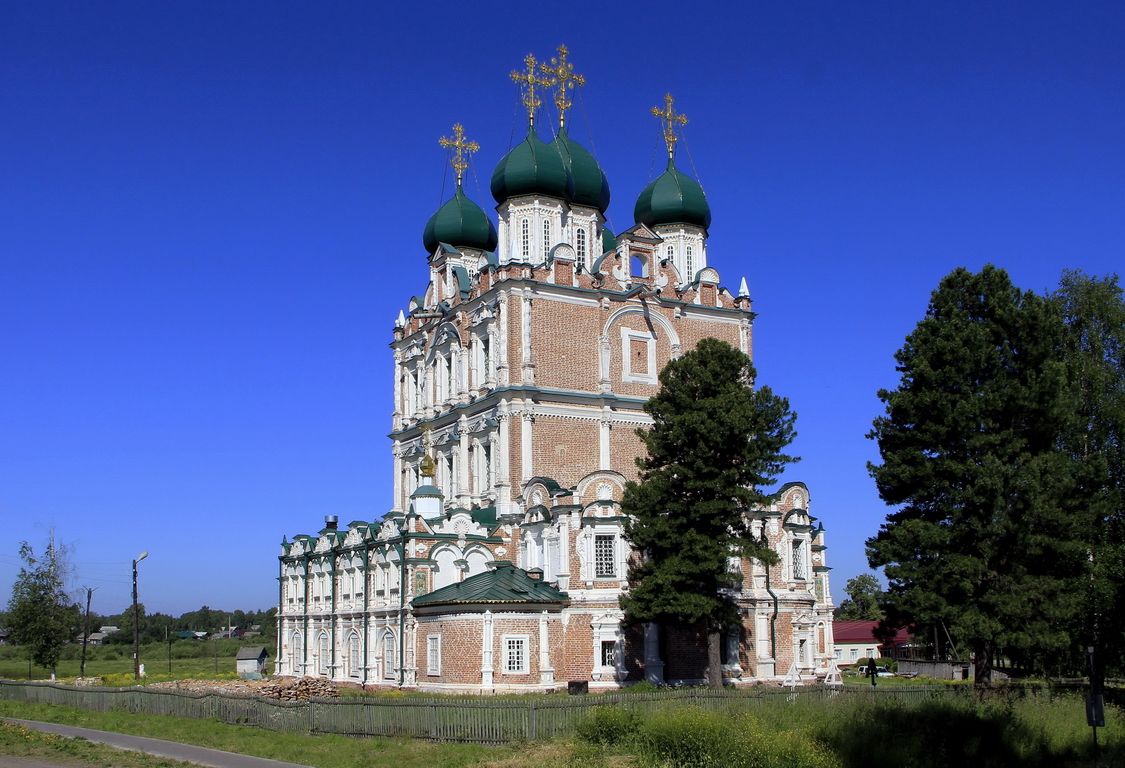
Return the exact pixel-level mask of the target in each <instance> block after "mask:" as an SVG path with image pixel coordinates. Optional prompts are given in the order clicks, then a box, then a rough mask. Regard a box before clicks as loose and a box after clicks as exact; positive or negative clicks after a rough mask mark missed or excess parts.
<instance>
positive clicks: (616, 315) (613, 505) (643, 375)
mask: <svg viewBox="0 0 1125 768" xmlns="http://www.w3.org/2000/svg"><path fill="white" fill-rule="evenodd" d="M526 63H527V64H528V75H526V76H523V77H521V79H520V82H521V85H522V86H523V88H524V103H525V106H526V107H527V110H528V117H529V119H528V132H527V137H526V139H525V140H524V141H523V142H522V143H520V144H518V145H517V146H516V147H515V148H514V149H513V150H512V151H511V152H509V153H508V154H507V155H506V156H505V157H504V158H503V159H501V160H500V162H499V164H498V165H497V166H496V170H495V171H494V173H493V174H492V182H491V191H492V195H493V197H494V198H495V200H496V204H497V206H496V214H497V220H498V221H497V224H498V226H497V225H494V224H493V221H492V218H491V217H490V216H489V215H488V214H486V213H485V212H484V211H483V210H482V209H481V208H480V207H479V206H478V205H477V204H476V203H474V202H473V201H472V200H470V199H469V198H468V196H467V195H466V194H465V192H464V190H463V189H462V185H461V177H462V175H463V173H464V170H465V168H466V163H467V158H468V155H469V154H470V153H471V152H474V151H476V149H477V146H476V144H475V143H474V142H471V141H468V140H466V139H465V137H464V134H463V130H462V128H461V126H460V125H457V126H454V136H453V138H450V139H443V140H442V142H441V143H442V145H443V146H446V147H448V148H450V149H452V156H453V166H454V168H455V170H456V172H457V179H458V182H457V187H456V191H455V193H454V195H453V197H452V198H451V199H450V200H449V201H448V202H447V203H446V204H445V205H443V206H442V207H441V208H440V209H439V210H438V211H437V212H436V213H435V214H434V215H433V217H432V218H431V219H430V221H429V222H428V223H427V224H426V226H425V230H424V234H423V243H424V246H425V251H426V256H427V257H428V267H429V284H428V286H427V288H426V290H425V292H424V293H423V294H422V295H419V296H414V297H404V298H407V305H406V309H405V311H403V312H401V313H400V314H399V317H398V320H397V322H396V323H395V327H394V341H393V344H392V348H393V354H394V362H395V378H394V381H395V387H394V408H393V415H392V422H393V426H392V434H391V437H392V440H393V445H392V450H393V453H394V500H393V506H392V508H391V509H390V511H389V512H388V513H387V514H386V515H385V516H384V517H383V518H382V519H381V520H379V521H375V522H370V521H364V520H359V521H355V522H351V523H349V524H348V525H347V526H346V527H341V526H339V525H337V522H336V520H335V518H333V517H329V518H328V519H327V520H326V525H325V527H324V529H323V530H321V531H320V532H319V533H318V534H316V535H304V534H302V535H298V536H294V537H293V539H292V541H289V540H284V541H283V542H282V551H281V555H280V557H279V582H280V586H279V600H280V604H279V607H278V649H277V673H278V674H280V675H293V676H319V677H326V678H330V679H332V680H334V681H338V682H352V683H356V684H359V685H364V686H368V687H372V686H388V687H404V688H416V689H421V690H449V691H471V692H482V693H489V692H505V691H521V690H551V689H556V688H560V687H566V685H567V684H568V683H569V682H572V681H584V682H586V683H588V685H589V687H590V688H591V689H597V688H611V687H617V686H621V685H626V684H628V683H629V682H632V681H639V680H645V679H647V680H650V681H653V682H658V683H659V682H669V683H672V682H698V681H701V680H702V679H703V678H704V673H705V672H704V665H705V664H706V656H707V654H706V649H705V642H706V638H705V636H704V635H703V634H702V633H701V632H700V631H698V630H697V629H695V628H684V627H669V626H655V625H647V626H644V627H625V626H623V624H622V619H623V613H622V611H621V608H620V605H619V603H618V597H619V596H620V595H621V594H622V592H624V591H626V590H628V588H629V583H628V579H627V565H628V561H629V558H630V557H631V556H632V553H631V551H630V547H629V543H628V541H627V540H626V539H625V537H624V533H623V526H622V522H623V521H622V513H621V509H620V504H619V501H620V499H621V494H622V490H623V487H624V484H625V482H626V480H628V479H631V478H634V477H635V476H636V471H637V470H636V464H635V459H636V458H637V456H638V455H640V454H641V452H642V451H643V446H642V443H641V441H640V439H639V438H638V436H637V434H636V430H637V429H638V428H643V427H645V426H646V425H647V424H650V423H651V420H650V419H649V418H648V416H647V414H645V412H644V411H643V409H642V407H643V405H644V403H645V401H646V399H647V398H649V397H650V396H652V395H653V394H655V392H656V391H657V388H658V382H657V374H658V373H659V371H660V370H661V368H662V367H663V366H664V364H665V363H667V362H668V361H669V360H671V359H673V358H675V357H677V356H678V355H680V354H682V353H683V352H684V351H686V350H689V349H691V348H692V347H693V346H694V345H695V344H696V343H698V342H699V340H700V339H703V338H705V337H716V338H719V339H722V340H725V341H727V342H729V343H730V344H732V345H734V346H736V347H738V348H739V349H741V350H743V351H744V352H746V353H747V354H750V353H751V349H752V338H753V337H752V322H751V321H752V318H753V313H752V312H751V301H750V297H749V294H748V291H747V290H746V284H745V280H743V281H742V285H741V288H740V290H739V291H738V292H737V293H732V292H731V291H729V290H727V289H726V288H724V287H723V286H722V285H721V283H720V278H719V274H718V272H716V271H715V269H713V268H712V267H710V266H709V264H708V261H709V258H708V251H707V237H708V229H709V227H710V225H711V212H710V208H709V207H708V204H707V200H706V198H705V196H704V194H703V189H702V187H701V186H700V185H699V183H698V182H697V181H695V180H694V179H693V178H691V177H690V176H688V175H686V174H685V173H683V172H682V171H680V170H678V169H677V167H676V164H675V144H676V139H677V136H676V133H675V128H676V125H677V121H679V120H680V116H679V115H677V114H676V113H675V112H674V110H673V103H672V100H671V97H670V96H668V97H666V100H665V107H664V108H663V109H662V110H661V109H656V108H654V109H653V112H654V114H656V115H657V116H658V117H660V118H661V119H662V121H663V123H664V133H665V140H666V144H667V149H668V165H667V169H666V170H665V171H664V173H663V174H662V175H660V176H659V177H658V178H657V179H656V180H655V181H653V182H652V183H651V184H649V185H648V187H646V188H645V189H644V190H643V191H642V192H641V194H640V196H639V197H638V199H637V202H636V205H635V208H634V214H635V220H636V223H635V225H634V226H632V227H630V228H629V229H627V230H625V231H624V232H622V233H620V234H617V235H616V236H615V235H614V234H613V233H612V232H610V231H609V230H608V229H607V228H606V226H605V225H606V219H605V211H606V210H607V208H608V206H609V184H608V182H607V180H606V176H605V174H604V173H603V172H602V170H601V168H600V167H599V165H598V163H597V161H596V160H595V159H594V157H593V156H592V155H591V154H590V153H589V152H588V151H587V150H585V149H584V148H583V147H582V146H581V145H579V144H578V143H577V142H575V141H574V140H573V139H571V138H570V136H569V135H568V133H567V130H566V122H565V116H566V110H567V108H568V107H569V106H570V102H569V100H568V91H569V89H571V88H573V87H574V85H575V84H581V82H582V80H581V78H580V76H577V75H575V74H574V71H573V67H572V66H571V65H570V63H569V62H568V61H567V59H566V50H565V48H563V47H560V49H559V56H558V57H557V58H553V59H552V60H551V62H550V64H546V65H538V66H537V64H536V62H535V61H534V59H533V58H532V57H530V56H529V57H528V59H527V60H526ZM544 76H546V77H544ZM513 77H516V74H515V73H513ZM545 82H546V83H549V86H546V87H552V88H554V89H555V91H554V102H555V105H556V106H557V107H558V113H559V116H560V118H559V127H558V130H557V131H554V132H553V137H548V138H549V140H545V139H543V138H540V134H539V130H538V129H537V128H536V126H535V122H534V117H535V114H536V107H537V106H538V103H539V95H540V94H539V93H538V92H537V90H536V89H537V88H541V87H544V83H545ZM809 508H810V507H809V492H808V489H807V488H806V487H805V486H804V484H802V483H787V484H785V485H784V486H782V487H781V489H780V490H779V491H777V493H776V494H775V495H774V497H773V501H772V503H771V504H770V505H769V506H768V507H767V508H764V509H761V510H758V511H757V512H755V513H754V519H753V524H754V526H755V528H756V530H757V531H758V532H759V533H761V534H763V535H764V536H765V537H766V538H767V539H768V541H769V543H770V545H771V546H772V547H773V548H774V549H775V550H776V551H777V553H778V555H779V562H778V564H776V565H773V566H770V567H765V566H763V565H762V564H761V563H759V562H757V561H755V560H746V559H739V558H737V557H732V559H731V563H730V568H731V569H732V571H734V572H737V573H738V574H741V582H740V586H739V587H738V589H737V590H736V592H735V594H734V599H735V600H736V601H737V604H738V606H739V608H740V612H741V615H742V622H741V625H740V626H738V627H735V628H732V630H731V631H730V633H729V635H728V636H727V638H726V642H725V643H724V647H723V670H724V676H725V677H726V678H727V679H728V680H729V681H731V682H733V683H735V684H740V685H741V684H753V683H762V682H774V683H777V682H781V681H783V680H785V679H787V678H788V679H790V680H791V679H793V677H794V675H795V674H799V675H800V677H801V678H802V679H803V680H805V681H812V680H814V679H815V678H816V677H817V676H818V675H821V676H822V675H824V674H825V673H826V672H827V669H828V666H829V664H830V662H831V660H832V659H833V658H834V648H833V637H832V608H833V606H832V598H831V594H830V592H829V584H828V572H829V569H828V567H827V564H826V562H825V544H824V529H823V526H821V525H818V524H817V523H816V519H815V518H814V517H812V516H811V515H810V513H809Z"/></svg>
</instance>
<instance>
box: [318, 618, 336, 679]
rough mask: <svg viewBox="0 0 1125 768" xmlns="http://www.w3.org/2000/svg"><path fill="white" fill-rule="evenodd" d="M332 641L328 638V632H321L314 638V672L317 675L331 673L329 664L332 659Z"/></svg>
mask: <svg viewBox="0 0 1125 768" xmlns="http://www.w3.org/2000/svg"><path fill="white" fill-rule="evenodd" d="M331 646H332V640H331V638H329V637H328V632H327V631H325V630H323V629H322V630H321V631H320V634H318V635H317V636H316V654H317V659H316V672H317V674H318V675H327V674H330V673H331V671H332V670H331V669H330V668H329V666H328V665H329V663H330V661H331V659H332V647H331Z"/></svg>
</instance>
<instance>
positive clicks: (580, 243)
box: [574, 227, 586, 269]
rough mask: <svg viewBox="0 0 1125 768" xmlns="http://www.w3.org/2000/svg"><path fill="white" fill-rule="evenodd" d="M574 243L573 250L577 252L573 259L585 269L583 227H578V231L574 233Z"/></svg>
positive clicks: (584, 236) (584, 231)
mask: <svg viewBox="0 0 1125 768" xmlns="http://www.w3.org/2000/svg"><path fill="white" fill-rule="evenodd" d="M574 244H575V249H574V250H575V253H576V254H577V258H576V259H575V260H576V261H577V262H578V266H579V267H581V268H582V269H586V230H585V229H584V228H583V227H579V228H578V231H577V232H575V233H574Z"/></svg>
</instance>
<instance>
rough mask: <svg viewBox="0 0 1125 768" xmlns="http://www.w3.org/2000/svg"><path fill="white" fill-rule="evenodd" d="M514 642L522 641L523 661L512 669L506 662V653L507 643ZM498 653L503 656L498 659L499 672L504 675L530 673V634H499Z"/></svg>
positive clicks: (507, 659)
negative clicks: (516, 667)
mask: <svg viewBox="0 0 1125 768" xmlns="http://www.w3.org/2000/svg"><path fill="white" fill-rule="evenodd" d="M510 642H516V643H523V653H522V658H523V663H522V664H521V666H520V667H519V668H518V669H512V668H511V667H510V666H509V665H508V662H509V661H510V657H509V655H508V643H510ZM500 654H501V656H502V657H503V658H502V659H501V660H500V668H501V674H504V675H527V674H530V673H531V658H530V657H531V635H526V634H520V635H501V636H500Z"/></svg>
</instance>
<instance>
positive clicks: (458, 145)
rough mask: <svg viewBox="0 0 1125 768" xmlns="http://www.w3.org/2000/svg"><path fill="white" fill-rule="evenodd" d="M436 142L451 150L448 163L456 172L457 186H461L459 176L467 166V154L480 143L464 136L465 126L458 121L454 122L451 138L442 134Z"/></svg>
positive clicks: (478, 146)
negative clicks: (450, 158) (451, 156)
mask: <svg viewBox="0 0 1125 768" xmlns="http://www.w3.org/2000/svg"><path fill="white" fill-rule="evenodd" d="M438 144H440V145H441V146H443V147H445V148H446V149H452V150H453V159H452V160H450V163H451V164H452V165H453V170H454V171H456V172H457V186H461V177H463V176H464V175H465V169H466V168H468V167H469V155H471V154H472V153H473V152H476V151H477V150H478V149H480V144H477V143H476V142H475V141H472V140H470V139H466V138H465V128H464V126H462V125H461V124H460V123H454V125H453V138H452V139H450V138H448V137H446V136H442V137H441V138H440V139H438Z"/></svg>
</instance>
